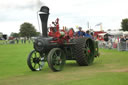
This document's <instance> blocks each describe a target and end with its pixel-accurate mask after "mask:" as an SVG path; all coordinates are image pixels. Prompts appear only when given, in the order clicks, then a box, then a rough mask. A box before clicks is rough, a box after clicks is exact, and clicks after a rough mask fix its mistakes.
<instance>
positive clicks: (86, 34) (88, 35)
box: [84, 30, 92, 38]
mask: <svg viewBox="0 0 128 85" xmlns="http://www.w3.org/2000/svg"><path fill="white" fill-rule="evenodd" d="M84 36H85V37H88V38H92V36H91V35H90V34H89V30H87V31H86V33H85V34H84Z"/></svg>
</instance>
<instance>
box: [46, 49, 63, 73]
mask: <svg viewBox="0 0 128 85" xmlns="http://www.w3.org/2000/svg"><path fill="white" fill-rule="evenodd" d="M47 57H48V65H49V67H50V68H51V70H52V71H54V72H56V71H61V70H62V69H63V67H64V64H65V55H64V52H63V50H61V49H60V48H53V49H52V50H51V51H50V52H49V54H48V56H47Z"/></svg>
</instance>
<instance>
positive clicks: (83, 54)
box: [74, 37, 95, 66]
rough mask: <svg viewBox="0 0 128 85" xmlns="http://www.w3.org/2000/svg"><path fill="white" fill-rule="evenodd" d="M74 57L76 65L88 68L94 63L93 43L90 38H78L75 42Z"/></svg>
mask: <svg viewBox="0 0 128 85" xmlns="http://www.w3.org/2000/svg"><path fill="white" fill-rule="evenodd" d="M75 43H76V45H75V47H74V56H75V58H76V61H77V63H78V65H80V66H88V65H90V64H91V63H92V62H93V61H94V50H95V49H94V43H93V40H92V39H90V38H85V37H82V38H78V39H76V40H75Z"/></svg>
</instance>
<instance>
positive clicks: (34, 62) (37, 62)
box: [27, 50, 44, 71]
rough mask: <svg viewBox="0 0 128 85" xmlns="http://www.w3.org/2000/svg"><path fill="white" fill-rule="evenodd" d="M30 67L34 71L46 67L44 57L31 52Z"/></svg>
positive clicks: (28, 62) (28, 61)
mask: <svg viewBox="0 0 128 85" xmlns="http://www.w3.org/2000/svg"><path fill="white" fill-rule="evenodd" d="M27 64H28V67H29V68H30V69H31V70H32V71H40V70H41V69H42V67H43V66H44V56H41V55H40V53H39V52H36V51H35V50H33V51H31V52H30V54H29V56H28V59H27Z"/></svg>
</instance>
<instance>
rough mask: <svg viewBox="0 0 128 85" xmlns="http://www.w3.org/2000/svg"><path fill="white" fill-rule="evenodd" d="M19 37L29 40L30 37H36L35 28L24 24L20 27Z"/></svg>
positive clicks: (29, 24) (26, 23)
mask: <svg viewBox="0 0 128 85" xmlns="http://www.w3.org/2000/svg"><path fill="white" fill-rule="evenodd" d="M20 36H21V37H27V38H30V37H32V36H37V32H36V29H35V27H34V26H33V25H32V24H31V23H28V22H24V23H23V24H21V26H20Z"/></svg>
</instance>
